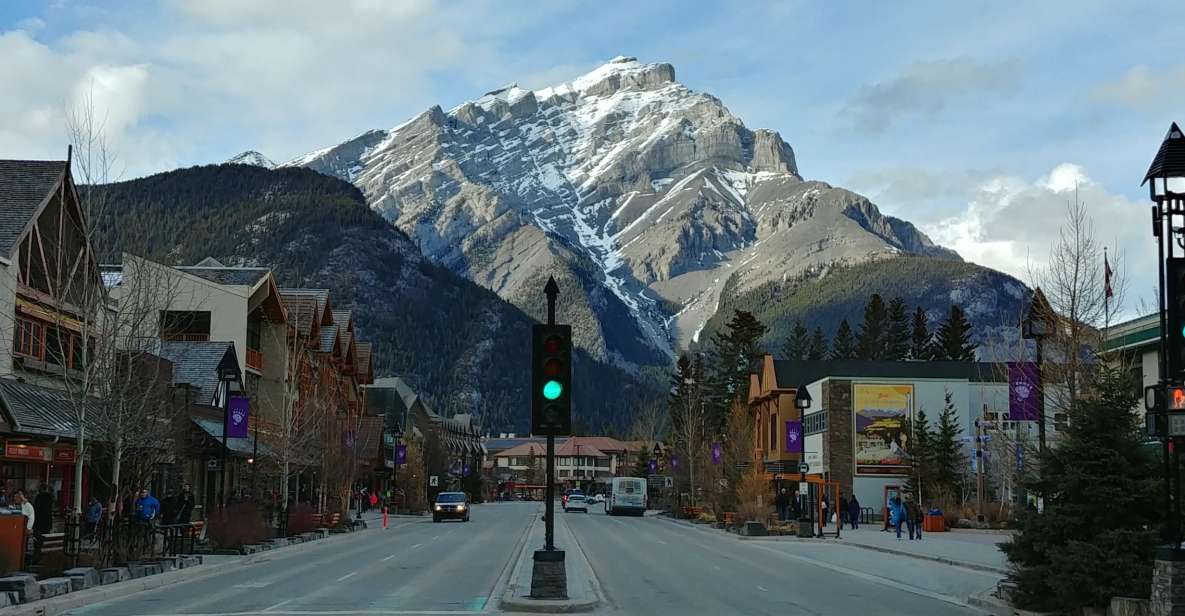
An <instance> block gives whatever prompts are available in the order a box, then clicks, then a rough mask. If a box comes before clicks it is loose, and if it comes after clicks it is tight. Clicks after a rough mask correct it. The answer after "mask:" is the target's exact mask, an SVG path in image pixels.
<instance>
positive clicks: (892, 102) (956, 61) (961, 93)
mask: <svg viewBox="0 0 1185 616" xmlns="http://www.w3.org/2000/svg"><path fill="white" fill-rule="evenodd" d="M1020 71H1021V65H1020V63H1019V62H1016V61H1008V62H994V63H981V62H977V61H976V60H974V59H972V58H969V57H958V58H950V59H944V60H933V61H928V62H914V63H912V64H908V65H906V66H905V67H903V68H902V69H901V71H900V72H899V73H898V74H897V75H895V76H893V77H892V78H890V79H888V80H885V81H879V82H876V83H870V84H865V85H863V86H861V87H860V89H859V90H857V91H856V93H855V94H854V95H853V96H852V98H851V99H850V100H849V101H848V103H847V105H846V106H845V107H844V109H843V111H842V112H841V113H842V114H843V115H845V116H847V117H848V118H849V119H850V120H851V121H852V122H854V124H855V126H856V128H858V129H860V130H864V131H868V132H880V131H883V130H885V129H886V128H888V127H889V126H891V125H892V124H894V123H896V122H898V121H900V120H903V119H905V118H908V117H911V116H920V117H931V116H936V115H938V114H939V113H940V112H941V111H942V110H943V109H944V108H945V107H946V105H947V104H948V103H950V102H951V101H953V100H955V99H961V98H963V97H966V96H969V95H972V94H983V93H1001V92H1008V91H1011V90H1012V89H1013V88H1015V87H1016V85H1017V82H1018V80H1019V76H1020Z"/></svg>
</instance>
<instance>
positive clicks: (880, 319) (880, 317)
mask: <svg viewBox="0 0 1185 616" xmlns="http://www.w3.org/2000/svg"><path fill="white" fill-rule="evenodd" d="M888 321H889V313H888V311H887V310H886V309H885V300H884V299H882V298H881V296H880V294H879V293H873V294H872V297H870V298H868V304H866V305H865V306H864V322H863V323H862V324H860V340H859V342H858V343H857V345H856V354H857V355H858V356H859V357H860V359H883V358H884V355H885V336H886V334H887V333H888V324H889V323H888Z"/></svg>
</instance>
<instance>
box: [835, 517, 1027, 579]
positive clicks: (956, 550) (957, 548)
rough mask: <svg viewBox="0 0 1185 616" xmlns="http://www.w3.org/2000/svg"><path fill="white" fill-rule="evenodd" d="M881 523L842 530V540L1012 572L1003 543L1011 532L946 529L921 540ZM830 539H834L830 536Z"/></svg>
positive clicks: (943, 561) (932, 558)
mask: <svg viewBox="0 0 1185 616" xmlns="http://www.w3.org/2000/svg"><path fill="white" fill-rule="evenodd" d="M881 528H882V526H880V525H865V526H861V527H860V528H859V530H851V529H846V528H845V529H844V530H842V531H840V539H839V541H840V542H842V543H845V544H848V545H853V546H858V547H863V548H868V549H871V550H877V551H881V552H888V553H891V554H902V555H905V556H912V557H915V558H924V559H926V560H933V561H937V562H942V563H947V564H951V565H959V566H963V567H968V568H972V569H980V570H984V571H993V572H997V573H1007V572H1008V560H1007V559H1006V558H1005V557H1004V552H1002V551H1000V546H999V544H1001V543H1005V542H1007V541H1008V540H1009V537H1010V535H1008V534H1002V533H1001V534H994V533H964V532H959V531H951V532H945V533H925V534H924V535H922V537H923V539H922V540H921V541H910V540H909V535H907V534H906V533H905V529H902V530H901V540H900V541H898V540H897V535H896V533H894V532H883V531H882V530H881ZM827 530H828V531H829V532H830V533H834V532H835V526H833V525H832V526H829V527H828V528H827ZM826 541H834V539H827V540H826Z"/></svg>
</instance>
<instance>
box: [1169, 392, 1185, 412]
mask: <svg viewBox="0 0 1185 616" xmlns="http://www.w3.org/2000/svg"><path fill="white" fill-rule="evenodd" d="M1168 402H1169V410H1170V411H1185V387H1170V388H1169V395H1168Z"/></svg>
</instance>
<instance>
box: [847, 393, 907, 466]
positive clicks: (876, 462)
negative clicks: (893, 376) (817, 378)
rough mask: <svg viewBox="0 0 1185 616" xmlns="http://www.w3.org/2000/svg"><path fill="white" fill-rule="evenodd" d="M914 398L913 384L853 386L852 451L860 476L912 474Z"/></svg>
mask: <svg viewBox="0 0 1185 616" xmlns="http://www.w3.org/2000/svg"><path fill="white" fill-rule="evenodd" d="M913 399H914V391H913V385H903V384H893V383H856V384H853V385H852V414H853V417H852V432H853V435H852V438H853V447H852V451H853V453H854V455H855V458H856V460H855V462H856V474H857V475H877V476H905V475H909V471H910V468H911V465H910V459H909V444H910V438H911V437H912V434H911V427H912V425H913Z"/></svg>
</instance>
